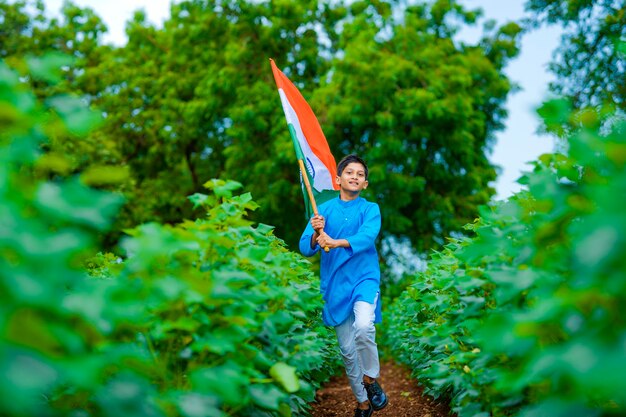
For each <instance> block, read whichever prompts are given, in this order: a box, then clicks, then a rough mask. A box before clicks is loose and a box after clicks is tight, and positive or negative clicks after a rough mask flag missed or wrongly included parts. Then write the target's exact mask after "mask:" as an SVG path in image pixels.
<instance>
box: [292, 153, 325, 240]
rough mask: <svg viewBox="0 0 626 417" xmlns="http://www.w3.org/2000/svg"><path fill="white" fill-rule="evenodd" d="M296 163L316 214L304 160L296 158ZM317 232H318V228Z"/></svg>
mask: <svg viewBox="0 0 626 417" xmlns="http://www.w3.org/2000/svg"><path fill="white" fill-rule="evenodd" d="M298 164H300V174H302V181H304V186H305V187H306V192H307V194H308V195H309V200H310V201H311V207H313V214H315V215H316V216H317V214H318V212H317V204H316V203H315V197H313V189H312V188H311V183H310V182H309V176H308V175H307V172H306V168H304V162H303V161H302V159H298ZM317 232H318V233H319V230H318V231H317ZM329 250H330V248H328V247H325V248H324V251H325V252H328V251H329Z"/></svg>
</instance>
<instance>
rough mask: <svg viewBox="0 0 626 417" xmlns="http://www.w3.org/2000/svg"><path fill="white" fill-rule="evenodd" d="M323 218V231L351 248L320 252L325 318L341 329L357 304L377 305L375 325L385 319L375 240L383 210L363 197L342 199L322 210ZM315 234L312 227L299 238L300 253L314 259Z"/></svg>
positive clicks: (315, 249)
mask: <svg viewBox="0 0 626 417" xmlns="http://www.w3.org/2000/svg"><path fill="white" fill-rule="evenodd" d="M319 214H321V215H322V216H324V219H325V220H326V222H325V227H324V231H325V232H326V233H327V234H328V235H329V236H330V237H332V238H333V239H346V240H347V241H348V242H349V243H350V247H348V248H335V249H331V250H330V251H329V252H324V251H321V254H322V255H321V256H322V259H321V270H320V278H321V280H320V292H321V293H322V298H323V299H324V302H325V303H324V309H323V311H322V318H323V320H324V323H325V324H326V325H329V326H338V325H340V324H341V323H343V322H344V321H345V320H346V319H347V318H348V317H349V316H350V314H351V313H352V311H353V306H354V303H355V302H357V301H365V302H368V303H370V304H374V302H376V316H375V319H374V322H375V323H378V322H380V321H381V319H382V315H381V307H380V304H381V302H380V297H378V295H379V293H380V266H379V263H378V253H377V252H376V246H375V240H376V237H377V236H378V233H379V232H380V208H379V207H378V204H376V203H371V202H368V201H367V200H365V199H364V198H362V197H357V198H356V199H354V200H351V201H342V200H341V199H340V198H339V197H337V198H335V199H332V200H329V201H327V202H325V203H324V204H322V205H320V206H319ZM313 233H314V230H313V227H312V226H311V223H309V224H308V225H307V227H306V229H305V230H304V232H303V233H302V237H301V238H300V252H301V253H302V254H303V255H304V256H313V255H315V254H316V253H317V252H320V247H319V245H317V244H316V245H315V247H314V248H311V237H312V236H313Z"/></svg>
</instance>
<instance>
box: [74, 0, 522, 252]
mask: <svg viewBox="0 0 626 417" xmlns="http://www.w3.org/2000/svg"><path fill="white" fill-rule="evenodd" d="M478 13H479V12H477V11H467V10H465V9H464V8H463V7H461V6H460V5H459V4H457V2H456V1H450V0H437V1H434V2H428V3H424V4H420V5H414V6H405V5H403V2H398V1H374V2H371V1H368V2H366V1H352V2H337V1H331V0H324V1H322V0H320V1H317V0H307V1H299V2H295V1H287V0H272V1H264V2H257V1H254V2H253V1H245V0H231V1H210V0H184V1H180V2H177V3H175V4H172V6H171V17H170V18H169V19H168V20H167V21H166V22H165V24H164V26H163V28H157V27H154V26H152V25H150V24H148V23H147V22H146V19H145V16H144V14H143V13H142V12H137V13H136V14H135V16H134V17H133V19H132V20H131V21H130V22H128V25H127V35H128V38H129V41H128V43H127V44H126V45H125V46H123V47H120V48H110V49H108V50H106V53H105V54H100V55H98V56H99V57H100V58H101V59H99V60H97V61H93V62H92V64H89V65H87V64H86V62H87V61H78V64H76V65H77V66H76V67H75V68H74V69H75V71H76V73H77V74H79V75H80V77H79V79H80V80H83V81H84V82H80V83H78V82H77V83H75V84H74V85H75V87H76V90H77V91H79V92H81V93H86V94H88V96H89V98H90V100H91V102H92V103H93V104H94V105H95V106H97V107H98V108H99V109H101V110H102V112H103V114H104V115H105V123H104V125H103V126H102V127H101V128H100V129H98V130H96V131H94V132H92V133H91V134H90V137H89V139H88V141H89V142H90V143H94V144H104V147H105V148H106V149H110V151H109V152H108V153H107V154H106V155H107V158H108V159H106V162H107V163H110V164H116V165H118V166H122V167H128V169H129V172H130V174H129V177H128V179H127V180H126V181H125V182H124V183H123V184H122V185H121V186H120V189H121V190H122V191H124V193H125V194H126V196H127V198H128V203H127V204H126V205H125V207H124V209H123V213H122V215H121V216H120V218H119V219H118V227H119V228H124V227H129V226H133V225H136V224H138V223H142V222H145V221H151V220H155V221H161V222H176V221H179V220H180V219H181V218H190V217H194V216H195V215H197V214H199V213H194V212H193V208H192V206H191V204H189V202H188V201H187V200H186V198H185V197H186V196H187V195H189V194H192V193H194V192H198V191H201V186H202V183H203V182H205V181H207V180H209V179H211V178H222V179H233V180H237V181H239V182H241V183H243V184H244V186H245V187H246V189H247V190H249V191H251V192H252V194H253V196H254V199H255V200H256V201H257V202H258V203H259V205H260V209H259V210H258V211H257V212H256V213H255V220H257V221H262V222H265V223H269V224H275V225H276V226H277V230H276V234H277V236H280V237H282V238H284V239H285V240H286V241H287V243H288V244H290V245H291V246H292V247H294V246H293V245H294V244H295V243H296V242H297V239H298V237H299V235H300V232H301V230H302V228H303V226H304V224H305V222H306V220H305V219H304V218H303V215H302V213H303V211H304V210H303V204H302V195H301V190H300V185H299V174H298V170H297V165H296V164H295V156H294V153H293V149H292V145H291V141H290V139H289V134H288V131H287V127H286V123H285V120H284V115H283V113H282V108H281V106H280V100H279V97H278V94H277V92H276V87H275V84H274V81H273V79H272V74H271V70H270V66H269V62H268V58H274V59H275V61H276V62H277V64H278V65H279V67H281V68H282V69H283V71H284V72H285V73H286V74H287V75H288V76H289V77H290V79H291V80H292V81H293V82H294V83H296V85H298V87H299V88H300V90H301V91H302V93H303V95H304V96H305V97H306V98H307V99H308V100H309V102H310V103H311V105H312V107H313V109H314V111H315V112H316V114H317V115H318V117H319V118H320V122H321V124H322V128H323V129H324V131H325V133H326V136H327V138H328V140H329V144H330V146H331V149H332V150H333V153H334V154H335V156H336V157H337V158H340V157H341V156H343V155H344V154H346V153H350V152H357V153H359V154H361V155H362V156H364V157H365V158H366V159H367V160H368V162H369V163H370V168H371V173H372V179H371V180H372V184H373V185H374V186H373V187H372V191H371V192H370V193H369V194H368V195H367V196H368V197H369V198H371V199H374V200H376V201H378V202H379V203H380V204H381V207H383V230H384V231H385V236H402V237H409V238H410V239H411V241H412V243H413V244H414V246H415V247H416V248H418V250H420V251H424V250H426V249H428V248H430V247H432V246H433V245H436V244H438V243H441V242H442V241H443V237H444V236H446V235H449V234H450V233H451V232H453V231H455V230H460V228H461V226H462V225H463V224H465V223H467V222H468V221H471V220H472V219H473V218H474V216H475V213H476V211H477V207H478V205H480V204H484V203H486V202H487V201H488V200H489V198H490V197H491V195H492V194H493V193H494V190H493V189H492V188H491V187H490V186H489V182H490V181H492V180H494V179H495V176H496V172H495V168H494V167H493V166H492V165H491V164H490V163H489V161H488V160H487V157H486V154H487V153H488V151H489V149H490V147H491V144H492V142H493V138H494V133H495V132H496V131H497V130H498V129H500V128H501V127H502V120H503V118H504V117H505V116H506V111H505V109H504V107H503V105H504V100H505V99H506V96H507V94H508V92H509V91H510V89H511V85H510V83H509V81H508V80H507V78H506V77H505V76H504V74H503V72H502V68H503V66H504V65H505V64H506V61H507V60H508V59H509V58H511V57H513V56H515V55H516V54H517V36H518V34H519V30H520V28H519V27H518V26H517V25H515V24H509V25H505V26H503V27H502V28H499V29H498V30H494V31H493V32H490V33H488V34H487V35H486V36H485V37H484V39H483V40H482V41H481V42H480V43H479V44H478V45H465V44H462V43H458V42H455V41H454V40H453V38H454V34H455V31H456V26H454V24H453V23H454V22H457V23H459V24H461V25H464V24H473V23H474V21H475V19H476V17H477V16H478ZM94 50H98V48H97V47H96V46H94ZM90 62H91V61H90ZM87 81H88V82H87ZM64 150H65V151H66V152H74V151H73V150H72V149H68V148H67V147H65V148H64ZM92 152H94V154H96V156H95V157H94V160H97V161H102V160H103V156H102V155H99V156H98V154H97V152H96V151H92ZM91 155H92V153H91V152H82V153H80V154H75V155H74V158H79V159H81V158H86V159H87V160H89V159H90V158H91ZM81 160H82V159H81Z"/></svg>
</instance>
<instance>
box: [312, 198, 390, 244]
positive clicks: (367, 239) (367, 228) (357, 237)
mask: <svg viewBox="0 0 626 417" xmlns="http://www.w3.org/2000/svg"><path fill="white" fill-rule="evenodd" d="M364 216H365V218H364V219H363V224H362V225H361V227H359V230H358V231H357V233H356V234H354V235H352V236H348V237H346V238H343V239H333V238H332V237H330V236H328V235H327V234H326V233H325V232H324V231H323V230H322V232H321V233H320V236H319V238H317V239H316V240H317V243H318V244H319V246H322V247H325V248H326V247H327V248H330V249H335V248H346V249H347V250H348V254H349V255H350V256H352V255H353V254H354V253H358V252H361V251H364V250H366V249H368V248H370V247H372V246H374V244H375V241H376V237H377V236H378V233H379V232H380V221H381V220H380V208H379V207H378V204H373V205H372V206H370V207H368V209H367V211H366V212H365V214H364ZM311 244H313V241H311ZM319 246H318V249H319Z"/></svg>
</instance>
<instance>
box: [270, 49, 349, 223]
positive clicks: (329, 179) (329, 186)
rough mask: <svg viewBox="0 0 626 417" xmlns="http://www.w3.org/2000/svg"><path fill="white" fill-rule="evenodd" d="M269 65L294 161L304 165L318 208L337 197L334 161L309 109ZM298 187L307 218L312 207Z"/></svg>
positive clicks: (337, 187) (286, 79)
mask: <svg viewBox="0 0 626 417" xmlns="http://www.w3.org/2000/svg"><path fill="white" fill-rule="evenodd" d="M270 63H271V65H272V72H273V73H274V80H276V85H277V87H278V94H279V95H280V101H281V103H282V105H283V111H284V112H285V117H286V118H287V126H288V127H289V133H290V134H291V139H292V140H293V146H294V148H295V151H296V157H297V158H298V159H299V160H301V161H303V162H304V166H305V167H306V171H307V175H308V178H309V183H310V184H311V188H312V191H313V197H314V199H315V201H316V202H317V203H318V204H321V203H323V202H324V201H327V200H329V199H331V198H333V197H335V196H337V194H338V190H339V185H337V184H336V183H335V177H336V176H337V164H336V163H335V158H334V157H333V154H332V153H331V152H330V148H329V147H328V142H326V137H325V136H324V132H322V128H321V127H320V124H319V122H318V121H317V117H315V114H314V113H313V110H311V107H310V106H309V105H308V103H307V102H306V100H305V99H304V97H302V94H300V91H298V89H297V88H296V86H295V85H293V83H292V82H291V81H289V78H287V76H285V74H283V73H282V71H281V70H279V69H278V67H276V64H274V61H273V60H272V59H270ZM302 186H303V189H302V192H303V193H304V201H305V205H306V209H307V216H308V217H311V216H312V215H313V206H312V204H311V201H310V200H309V196H308V193H307V192H306V190H305V189H304V185H302Z"/></svg>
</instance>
